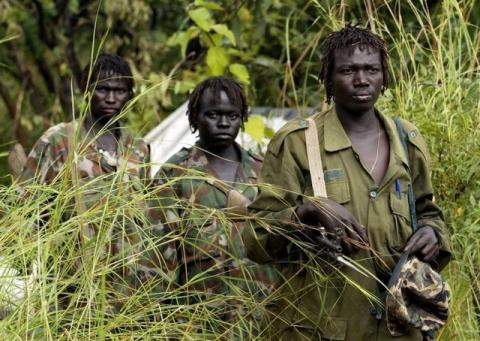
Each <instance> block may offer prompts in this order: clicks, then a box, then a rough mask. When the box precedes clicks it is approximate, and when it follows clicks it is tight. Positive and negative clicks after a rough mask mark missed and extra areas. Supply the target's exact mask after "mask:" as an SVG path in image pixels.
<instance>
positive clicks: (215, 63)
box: [207, 46, 229, 76]
mask: <svg viewBox="0 0 480 341" xmlns="http://www.w3.org/2000/svg"><path fill="white" fill-rule="evenodd" d="M228 63H229V60H228V55H227V54H226V52H225V50H224V49H223V48H221V47H218V46H212V47H210V48H209V49H208V52H207V65H208V67H209V68H210V70H211V72H212V75H214V76H220V75H223V73H224V72H225V69H226V68H227V66H228Z"/></svg>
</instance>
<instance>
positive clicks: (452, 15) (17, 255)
mask: <svg viewBox="0 0 480 341" xmlns="http://www.w3.org/2000/svg"><path fill="white" fill-rule="evenodd" d="M345 22H353V23H360V24H362V25H366V24H368V25H370V27H372V28H373V29H374V30H375V31H376V32H377V33H379V34H380V35H382V36H383V37H384V38H385V39H386V40H387V41H388V43H389V45H390V54H391V67H392V68H391V71H392V75H393V81H392V85H391V87H390V89H388V90H387V91H386V93H385V96H383V97H382V99H381V101H380V103H379V105H378V107H379V108H380V109H381V110H383V111H385V112H387V113H389V114H390V115H392V116H397V115H400V116H402V117H406V118H408V119H410V120H412V121H414V122H415V123H416V125H417V126H418V127H419V128H420V130H421V131H422V133H423V135H424V136H425V137H426V139H427V141H428V144H429V146H430V148H431V159H432V167H433V168H432V169H433V180H434V187H435V188H436V190H437V194H436V198H437V201H438V202H439V204H440V206H441V207H443V208H444V212H445V216H446V219H447V222H448V223H449V226H450V229H451V235H452V240H453V246H454V251H455V259H454V260H453V262H452V263H451V265H450V266H449V267H448V268H447V270H446V271H445V274H446V276H447V278H448V279H449V281H450V284H451V286H452V288H453V291H454V296H453V309H452V316H451V318H450V320H449V323H448V325H447V327H446V328H445V329H444V330H442V332H441V333H440V339H443V340H450V339H475V338H478V337H479V334H480V326H479V324H478V323H479V315H478V314H479V313H480V311H479V310H476V312H475V309H478V306H479V305H480V295H479V292H480V287H479V283H480V278H479V277H478V276H479V271H478V270H479V268H480V251H479V250H480V241H479V240H478V236H479V232H480V191H479V188H480V186H479V185H480V179H479V176H478V172H477V168H476V167H477V166H478V165H479V163H480V142H479V137H480V136H479V135H480V133H479V131H480V117H479V110H480V101H479V96H478V94H479V93H480V77H479V71H480V63H479V57H480V55H479V51H480V29H479V24H480V4H479V3H478V1H476V0H445V1H418V2H412V1H400V0H390V1H380V0H366V1H360V0H350V1H340V0H338V1H335V0H328V1H314V0H311V1H307V0H305V1H276V0H262V1H250V0H245V1H226V0H222V1H215V2H214V1H204V0H196V1H194V2H193V1H185V0H181V1H165V0H133V1H126V0H125V1H123V0H122V1H103V2H99V1H89V0H76V1H74V0H63V1H55V2H52V1H47V0H35V1H17V0H4V1H2V2H0V38H2V40H1V45H0V70H1V75H2V76H1V77H0V98H1V101H0V118H1V119H2V120H3V122H5V124H3V125H2V127H0V131H1V135H0V145H1V146H2V153H1V154H0V155H1V156H2V159H1V160H2V167H1V170H2V171H3V174H6V173H7V167H6V162H5V160H6V158H5V155H6V151H7V150H8V148H9V146H10V145H11V143H12V141H14V140H18V141H20V142H21V143H22V144H23V145H25V147H26V148H27V149H28V148H29V147H31V144H32V143H33V141H34V140H35V139H36V138H37V137H38V136H39V134H40V133H41V132H42V131H43V130H44V129H45V128H46V127H48V126H50V125H51V124H52V123H56V122H59V121H62V120H66V119H69V117H71V115H72V112H73V111H75V112H76V113H77V114H78V112H79V109H78V108H79V107H80V105H79V103H80V99H81V94H80V93H79V92H78V90H77V84H78V81H79V75H80V71H81V69H82V67H83V66H84V65H85V64H86V63H87V62H88V61H90V60H91V59H92V58H94V56H95V54H96V52H97V51H98V50H100V49H101V50H106V51H109V52H114V53H118V54H121V55H122V56H125V57H126V58H127V59H128V60H129V61H131V64H132V66H133V67H134V74H135V78H136V79H135V80H136V82H137V88H136V94H137V95H138V96H137V99H136V105H135V110H132V111H131V112H129V113H128V114H127V115H126V117H127V120H128V124H129V125H130V126H131V127H133V128H134V129H135V130H136V131H137V132H139V133H145V132H146V131H148V129H149V128H152V127H153V126H155V125H156V124H157V123H158V122H160V121H161V120H162V118H164V117H165V116H166V115H168V113H169V112H171V111H172V110H173V109H175V107H176V106H177V105H178V104H179V103H181V102H183V101H184V99H185V94H186V93H187V92H188V90H190V89H191V88H192V87H193V86H194V85H195V84H196V83H197V82H198V81H199V80H201V79H204V78H206V77H208V76H210V75H216V74H229V75H233V76H234V77H236V78H238V79H239V80H240V81H241V82H242V83H244V84H245V86H246V87H247V89H248V95H249V99H250V102H251V104H255V105H272V106H280V107H282V106H292V107H296V106H298V107H304V106H310V107H314V108H321V107H322V105H324V104H323V93H322V92H321V90H322V89H321V88H319V85H318V77H317V75H318V73H319V60H320V56H321V53H320V49H319V45H320V44H321V42H322V39H323V38H325V36H326V35H327V34H328V32H330V31H331V30H333V29H336V28H339V27H341V26H342V25H343V23H345ZM7 180H8V177H5V178H4V179H3V182H4V183H6V182H7ZM39 191H40V193H41V194H40V196H45V198H44V200H43V201H42V200H37V201H32V202H29V203H28V204H27V205H23V206H19V205H18V203H17V201H16V199H15V198H16V193H15V192H14V188H13V187H2V188H1V198H0V199H1V200H0V203H1V205H2V206H0V207H1V208H0V211H1V212H2V218H1V224H0V226H1V227H2V233H1V236H2V237H1V238H0V245H1V249H2V252H5V253H4V256H5V257H7V258H8V260H12V261H15V264H16V265H17V266H20V267H22V268H25V269H29V268H31V259H32V258H36V259H37V261H38V264H39V270H38V271H39V273H40V276H39V278H40V280H39V281H37V282H36V283H37V285H36V289H35V290H32V292H31V293H30V295H29V297H28V300H27V301H26V303H24V304H23V305H21V306H20V308H19V309H17V311H16V313H15V314H13V315H10V316H9V317H8V318H7V319H5V320H3V321H2V322H0V323H1V324H0V326H1V327H0V328H2V330H0V334H2V333H5V334H9V335H13V336H16V337H18V338H26V337H27V335H28V333H33V334H34V335H35V334H37V335H42V338H43V337H46V338H50V339H57V338H58V337H63V338H74V339H76V338H88V337H94V336H105V335H108V334H109V333H113V332H115V333H117V335H118V333H127V334H128V333H130V334H129V335H132V333H137V334H136V335H146V334H147V333H149V332H151V333H155V334H156V335H184V336H185V337H187V338H188V335H191V336H192V338H196V337H201V335H198V334H197V333H198V330H197V329H195V327H192V326H195V325H196V322H195V321H197V322H198V321H203V320H206V319H208V316H207V315H206V314H207V313H206V312H205V311H203V310H202V309H201V307H197V308H198V310H194V309H193V308H192V310H188V311H182V314H186V316H189V317H191V320H190V321H193V322H191V323H192V325H190V324H189V322H188V321H187V322H185V321H186V320H182V321H184V322H182V323H173V322H172V320H171V319H168V318H165V319H163V320H162V321H163V322H162V321H161V322H158V321H155V323H152V324H148V323H147V324H145V325H143V327H144V328H143V327H137V329H135V328H133V329H132V327H128V326H129V325H131V324H134V323H133V321H138V316H136V314H137V315H142V314H146V315H148V314H149V313H151V312H156V313H158V312H157V311H155V309H157V307H156V306H155V305H154V303H151V302H150V303H151V305H145V304H143V303H142V305H141V306H142V307H144V309H145V310H138V309H137V311H136V312H135V309H130V310H127V311H126V312H125V314H123V315H118V316H115V319H113V320H112V319H109V318H107V317H108V309H107V308H105V309H103V307H105V306H106V304H105V302H104V300H105V297H107V296H106V294H105V290H106V289H105V288H104V287H102V283H104V282H102V281H98V282H95V281H92V280H91V278H92V277H91V276H93V277H95V276H98V277H99V278H104V276H105V273H106V272H108V271H111V269H105V268H104V267H100V268H99V269H97V270H95V271H93V270H92V272H91V273H76V274H75V276H73V277H72V279H69V280H67V281H66V280H65V279H62V280H58V281H56V280H52V278H53V279H55V278H64V277H65V276H62V274H63V272H64V271H65V269H64V267H62V266H58V267H57V265H59V264H60V263H61V259H62V257H60V255H62V254H63V255H65V254H68V252H66V253H65V249H64V245H65V244H64V243H65V240H64V238H66V237H65V236H67V237H68V236H70V235H69V233H70V234H71V231H72V230H74V229H75V226H76V224H77V221H76V220H69V221H68V222H62V219H61V210H62V207H63V206H64V205H67V203H68V202H69V200H70V199H71V198H72V197H74V196H75V193H76V191H81V188H76V189H75V190H73V191H72V190H71V189H70V188H68V187H65V186H64V185H63V186H62V184H58V185H56V186H44V187H41V188H40V189H39ZM50 193H57V196H56V199H55V200H54V201H48V200H47V197H48V196H49V195H50ZM41 202H48V203H49V204H48V205H49V207H50V208H51V210H52V212H53V213H52V212H51V213H50V215H51V217H52V218H51V219H50V221H49V226H50V227H51V229H50V230H49V231H51V232H50V233H43V234H41V235H39V236H38V239H35V240H32V239H31V238H30V237H28V236H27V233H26V232H25V230H26V227H27V226H30V225H32V224H33V223H34V221H32V219H33V218H32V216H33V217H35V214H38V213H39V212H40V211H39V205H38V203H41ZM123 204H124V205H127V206H128V205H129V203H123ZM112 205H113V204H112ZM117 209H118V208H116V207H115V208H114V207H113V206H112V207H111V208H106V209H105V210H104V212H103V213H102V214H103V218H104V219H105V221H109V220H110V221H111V220H112V219H114V217H116V215H117V214H118V212H117ZM32 212H33V213H35V214H33V215H32ZM89 214H92V212H90V213H89ZM216 214H218V213H216ZM87 218H88V217H86V219H87ZM62 238H63V239H62ZM68 238H73V237H72V236H70V237H68ZM68 238H67V241H68V240H70V239H68ZM59 239H62V240H64V243H63V244H58V240H59ZM71 240H72V241H73V239H71ZM67 244H68V243H67ZM19 245H20V246H21V247H19ZM72 245H73V244H72ZM67 250H70V251H71V252H73V248H67ZM73 255H74V253H72V257H73ZM57 256H58V257H57ZM67 258H68V257H67ZM52 259H54V261H53V263H52ZM51 264H54V266H50V265H51ZM91 266H92V269H95V264H91ZM26 273H28V271H26V272H25V274H26ZM102 276H103V277H102ZM65 281H66V282H65ZM69 281H75V282H76V283H84V287H82V291H81V292H80V293H79V295H80V296H81V297H80V298H79V299H78V301H81V302H87V303H85V304H81V305H76V306H73V307H68V309H63V308H61V307H59V306H58V301H57V297H56V295H55V294H54V293H55V292H57V291H58V288H65V287H67V286H68V285H69V283H70V282H69ZM97 284H98V285H97ZM99 293H100V295H99ZM102 293H103V294H102ZM475 293H476V294H475ZM82 295H83V296H82ZM179 295H180V294H179ZM239 295H240V296H242V293H239ZM148 297H149V296H148V294H146V293H145V292H143V293H139V294H138V295H137V296H135V297H133V298H131V300H130V304H131V306H132V307H137V306H140V304H139V302H144V300H145V299H146V298H148ZM242 297H243V298H244V300H245V301H246V302H250V303H251V304H253V303H252V302H251V300H249V299H248V297H247V298H245V296H242ZM145 307H146V308H145ZM476 307H477V308H476ZM165 309H166V310H164V311H163V312H162V314H166V315H167V316H170V314H173V313H174V312H178V309H180V308H179V306H176V305H175V304H172V305H168V306H165ZM116 326H122V327H119V328H117V329H116ZM125 326H127V327H125ZM237 327H238V328H240V329H241V328H243V327H245V326H243V327H242V326H237ZM245 328H247V327H245ZM239 335H242V333H241V332H240V334H239ZM210 336H211V335H210ZM203 337H206V336H205V335H203Z"/></svg>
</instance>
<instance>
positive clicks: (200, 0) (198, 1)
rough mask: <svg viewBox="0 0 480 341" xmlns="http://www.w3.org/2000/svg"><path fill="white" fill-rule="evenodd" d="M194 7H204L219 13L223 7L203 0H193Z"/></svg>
mask: <svg viewBox="0 0 480 341" xmlns="http://www.w3.org/2000/svg"><path fill="white" fill-rule="evenodd" d="M195 6H197V7H200V6H202V7H205V8H208V9H211V10H214V11H221V10H223V7H222V6H221V5H219V4H217V3H215V2H213V1H204V0H195Z"/></svg>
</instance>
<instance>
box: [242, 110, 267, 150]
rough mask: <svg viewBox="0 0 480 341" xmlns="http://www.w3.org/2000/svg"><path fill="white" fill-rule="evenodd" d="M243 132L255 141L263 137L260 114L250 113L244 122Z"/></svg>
mask: <svg viewBox="0 0 480 341" xmlns="http://www.w3.org/2000/svg"><path fill="white" fill-rule="evenodd" d="M245 132H246V133H247V134H248V135H250V137H251V138H252V139H253V140H254V141H255V142H257V143H262V140H263V138H264V137H265V122H264V121H263V117H262V116H260V115H251V116H250V117H249V118H248V121H247V122H245Z"/></svg>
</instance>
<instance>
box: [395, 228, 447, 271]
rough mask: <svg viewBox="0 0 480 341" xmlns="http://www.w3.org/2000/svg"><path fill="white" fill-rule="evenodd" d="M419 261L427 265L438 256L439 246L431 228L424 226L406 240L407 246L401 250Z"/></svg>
mask: <svg viewBox="0 0 480 341" xmlns="http://www.w3.org/2000/svg"><path fill="white" fill-rule="evenodd" d="M403 250H404V251H405V252H409V253H410V254H412V255H416V256H417V257H418V258H419V259H420V260H422V261H424V262H426V263H429V262H431V261H433V260H435V258H436V257H437V256H438V252H439V251H440V246H439V245H438V238H437V235H436V233H435V231H434V229H433V227H431V226H428V225H425V226H422V227H420V228H419V229H418V230H417V232H415V233H414V234H413V235H412V236H411V237H410V239H409V240H408V243H407V246H405V248H404V249H403Z"/></svg>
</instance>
